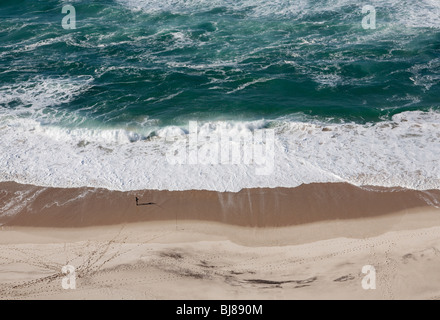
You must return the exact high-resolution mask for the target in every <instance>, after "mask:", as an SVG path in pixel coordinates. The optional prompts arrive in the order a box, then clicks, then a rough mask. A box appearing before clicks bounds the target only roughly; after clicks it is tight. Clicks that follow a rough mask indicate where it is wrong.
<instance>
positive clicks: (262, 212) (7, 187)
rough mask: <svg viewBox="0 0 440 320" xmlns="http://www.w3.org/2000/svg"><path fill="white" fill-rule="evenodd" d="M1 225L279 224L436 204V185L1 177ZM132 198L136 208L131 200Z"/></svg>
mask: <svg viewBox="0 0 440 320" xmlns="http://www.w3.org/2000/svg"><path fill="white" fill-rule="evenodd" d="M0 190H1V193H0V210H1V211H0V224H2V225H3V226H6V227H8V226H21V227H42V228H44V227H46V228H85V227H95V226H111V225H119V224H127V223H142V222H160V221H162V222H164V221H201V222H214V223H221V224H226V225H232V226H240V227H251V228H255V227H257V228H282V227H289V226H297V225H306V224H311V223H316V222H323V221H337V220H353V219H361V218H375V217H383V216H385V217H386V216H390V215H395V214H398V213H400V212H404V211H408V210H417V211H424V210H430V209H436V208H437V207H435V206H434V204H438V203H440V191H439V190H429V191H416V190H408V189H396V188H392V189H391V188H372V187H363V188H360V187H356V186H353V185H350V184H346V183H321V184H318V183H316V184H309V185H301V186H299V187H296V188H274V189H267V188H261V189H244V190H241V191H240V192H237V193H233V192H216V191H195V190H191V191H156V190H144V191H129V192H119V191H110V190H105V189H94V188H77V189H63V188H44V187H37V186H30V185H20V184H17V183H14V182H4V183H0ZM136 197H138V198H139V204H140V205H139V206H136V200H135V199H136Z"/></svg>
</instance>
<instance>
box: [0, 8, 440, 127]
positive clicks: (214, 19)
mask: <svg viewBox="0 0 440 320" xmlns="http://www.w3.org/2000/svg"><path fill="white" fill-rule="evenodd" d="M421 2H422V3H423V2H424V1H421ZM67 3H69V2H68V1H65V2H63V1H50V0H49V1H35V0H24V1H23V0H22V1H8V0H6V1H5V0H3V1H2V2H1V4H0V6H1V10H0V56H1V63H0V86H1V87H2V88H3V90H5V87H8V86H14V85H15V86H17V88H19V87H20V85H23V84H26V83H27V85H32V82H37V81H38V80H37V79H38V77H40V79H43V80H42V81H44V79H52V80H54V81H56V80H57V79H76V78H80V79H83V78H86V77H89V78H90V79H93V80H92V81H91V83H90V86H91V88H89V89H88V90H87V91H85V92H82V93H81V94H78V95H77V96H75V99H68V103H60V104H56V105H50V106H48V107H50V108H56V109H57V111H58V110H59V109H61V110H63V111H66V112H75V113H77V116H78V117H79V118H80V119H81V121H84V122H85V123H84V125H85V126H87V125H91V124H86V123H87V122H88V120H95V121H96V123H95V124H96V125H112V126H119V125H121V124H122V125H123V124H126V123H127V122H131V121H135V122H136V121H139V118H143V117H148V118H149V119H154V120H158V121H159V123H160V125H163V126H165V125H171V124H182V123H184V122H186V121H187V120H188V119H199V120H206V119H209V120H211V119H219V118H221V119H227V120H231V119H240V120H250V119H252V120H254V119H262V118H264V119H275V118H278V117H281V116H290V115H295V114H298V113H301V114H305V115H311V116H313V117H323V118H334V119H335V120H336V121H339V120H344V121H347V120H349V121H351V120H353V121H356V122H366V121H379V120H381V119H383V118H384V117H388V118H389V117H390V116H392V115H394V114H396V113H399V112H402V111H407V110H428V109H437V108H438V107H439V103H438V102H439V94H440V86H439V82H440V56H439V53H440V30H439V28H438V27H439V20H440V17H439V16H434V17H432V16H426V14H433V13H434V14H435V12H432V8H431V10H430V8H429V7H428V6H423V5H420V1H417V3H416V2H409V1H393V2H391V3H387V2H378V3H382V6H379V7H377V8H376V10H377V29H376V30H364V29H363V28H362V25H361V22H362V18H363V17H364V16H365V15H363V14H362V12H361V9H362V3H359V2H356V1H317V0H309V1H279V2H272V3H269V2H263V1H230V0H229V1H228V0H227V1H202V0H199V1H183V0H181V1H148V0H137V1H93V2H89V1H75V2H73V3H71V4H73V5H74V6H75V8H76V15H77V29H76V30H64V29H63V28H62V27H61V20H62V18H63V17H64V15H63V14H62V13H61V8H62V6H63V5H64V4H67ZM409 3H414V4H412V5H409V8H408V6H407V5H408V4H409ZM428 3H429V2H428ZM338 4H339V5H338ZM431 4H432V6H433V7H434V9H437V13H438V10H439V6H438V5H435V2H431ZM412 10H417V11H419V12H415V13H414V12H412ZM430 19H431V20H432V21H427V20H430ZM433 27H434V28H433ZM5 100H6V101H5ZM1 102H2V106H5V107H7V108H15V107H16V106H17V105H25V104H26V102H28V101H24V103H23V101H20V97H19V96H18V97H14V96H13V95H11V96H10V99H2V101H1ZM61 102H63V101H61ZM47 112H50V110H47ZM50 121H51V122H55V123H56V122H60V123H61V124H64V125H69V122H68V121H67V122H66V123H63V122H62V121H63V120H62V119H56V118H55V119H50ZM75 125H77V124H75Z"/></svg>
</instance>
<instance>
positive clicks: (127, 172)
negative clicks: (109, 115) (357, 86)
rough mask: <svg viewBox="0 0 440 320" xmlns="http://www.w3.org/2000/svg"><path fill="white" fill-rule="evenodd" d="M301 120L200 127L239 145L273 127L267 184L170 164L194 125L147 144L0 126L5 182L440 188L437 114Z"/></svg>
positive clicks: (163, 132)
mask: <svg viewBox="0 0 440 320" xmlns="http://www.w3.org/2000/svg"><path fill="white" fill-rule="evenodd" d="M295 119H296V118H292V119H290V120H288V119H285V118H284V119H280V120H277V121H255V122H225V121H218V122H209V123H203V124H200V126H199V134H200V135H201V136H203V135H208V134H212V133H215V132H218V131H219V130H220V128H222V129H225V128H226V129H227V130H228V132H229V133H230V134H231V135H232V136H235V135H239V134H242V133H245V132H250V133H252V132H255V130H259V129H262V128H267V127H272V128H274V129H275V131H276V141H275V159H274V172H273V173H272V174H270V175H267V176H259V175H257V174H256V171H255V166H254V165H252V164H250V165H245V164H240V165H232V164H228V165H221V164H219V165H171V164H169V163H168V162H167V158H166V154H167V151H168V150H169V149H170V147H171V142H167V141H166V139H165V138H166V137H167V136H173V137H175V139H178V141H179V139H180V141H181V142H183V141H186V140H185V139H186V137H187V135H188V128H187V127H186V126H185V127H168V128H163V129H160V130H156V134H155V135H152V136H151V137H150V138H148V139H145V137H142V134H139V133H136V132H134V131H127V130H123V129H117V128H114V129H105V130H104V129H101V130H99V129H93V130H92V129H86V128H84V129H75V130H68V129H66V128H61V127H57V126H52V125H44V124H41V123H40V122H38V121H36V120H32V119H23V118H22V117H17V116H9V118H3V120H2V121H1V123H2V125H1V126H0V163H2V169H1V170H0V181H16V182H19V183H26V184H34V185H41V186H54V187H82V186H89V187H102V188H107V189H112V190H123V191H127V190H138V189H157V190H190V189H196V190H202V189H204V190H218V191H239V190H241V189H242V188H257V187H296V186H299V185H301V184H303V183H313V182H349V183H352V184H355V185H373V186H384V187H404V188H410V189H417V190H428V189H440V159H439V157H438V155H439V154H440V114H439V113H437V112H433V111H432V112H427V113H424V112H405V113H401V114H397V115H395V116H394V117H393V119H392V120H390V121H383V122H380V123H377V124H366V125H360V124H334V123H333V124H332V123H322V122H319V121H308V122H304V121H306V119H302V120H301V121H298V120H295ZM201 143H202V142H201Z"/></svg>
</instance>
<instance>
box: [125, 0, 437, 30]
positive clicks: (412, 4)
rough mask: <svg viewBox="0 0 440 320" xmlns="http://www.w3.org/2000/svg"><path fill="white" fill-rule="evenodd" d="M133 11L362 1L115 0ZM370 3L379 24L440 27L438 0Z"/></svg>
mask: <svg viewBox="0 0 440 320" xmlns="http://www.w3.org/2000/svg"><path fill="white" fill-rule="evenodd" d="M117 1H118V2H119V3H121V4H123V5H125V6H127V7H129V8H131V9H132V10H135V11H144V12H147V13H158V12H164V11H166V12H171V13H174V14H181V13H186V14H191V13H194V12H200V11H207V10H212V9H214V8H227V9H228V10H231V11H233V12H243V11H246V14H247V15H248V16H255V17H264V16H283V17H290V18H302V17H303V16H305V15H309V14H313V13H320V12H327V11H328V12H342V10H343V8H345V7H349V6H350V7H353V9H354V8H355V7H359V11H358V12H353V14H354V16H358V15H359V14H360V9H361V8H362V6H363V5H364V4H362V3H359V2H358V1H354V0H320V1H312V0H273V1H266V0H148V1H145V0H117ZM368 4H369V5H373V6H374V7H375V8H376V11H377V12H378V14H380V15H381V17H383V16H387V21H379V22H380V23H381V24H382V25H384V24H389V25H404V26H407V27H412V28H421V27H423V28H440V2H439V1H438V0H418V1H413V0H370V1H369V2H368Z"/></svg>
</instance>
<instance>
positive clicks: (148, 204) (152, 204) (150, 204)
mask: <svg viewBox="0 0 440 320" xmlns="http://www.w3.org/2000/svg"><path fill="white" fill-rule="evenodd" d="M154 205H156V206H157V204H156V203H154V202H148V203H139V198H138V197H136V206H137V207H139V206H154Z"/></svg>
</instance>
